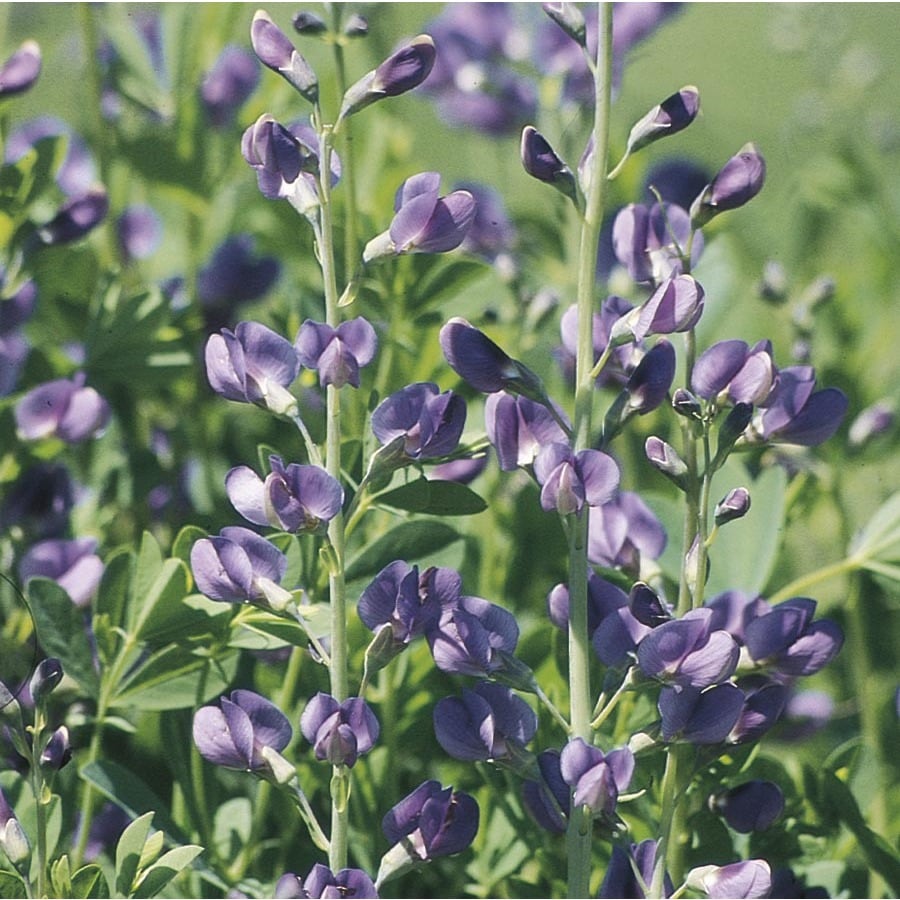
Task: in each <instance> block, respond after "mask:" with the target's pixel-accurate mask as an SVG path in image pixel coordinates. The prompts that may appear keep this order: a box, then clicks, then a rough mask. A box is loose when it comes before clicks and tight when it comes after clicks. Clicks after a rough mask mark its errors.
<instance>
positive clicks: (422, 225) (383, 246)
mask: <svg viewBox="0 0 900 900" xmlns="http://www.w3.org/2000/svg"><path fill="white" fill-rule="evenodd" d="M440 186H441V176H440V175H439V174H438V173H437V172H422V173H420V174H418V175H413V176H412V177H411V178H407V179H406V181H404V182H403V184H402V185H400V187H399V188H398V190H397V194H396V196H395V198H394V213H395V214H394V218H393V220H392V221H391V226H390V228H389V229H388V230H387V231H384V232H382V233H381V234H379V235H377V236H376V237H374V238H372V240H371V241H369V243H368V244H367V245H366V247H365V250H364V251H363V261H364V262H371V261H372V260H373V259H378V258H379V257H382V256H398V255H400V254H401V253H446V252H447V251H449V250H454V249H456V248H457V247H458V246H459V245H460V244H461V243H462V242H463V239H464V238H465V236H466V234H467V233H468V230H469V227H470V226H471V224H472V222H473V221H474V219H475V198H474V197H473V196H472V195H471V194H470V193H469V192H468V191H453V192H452V193H450V194H448V195H447V196H446V197H441V196H439V192H440Z"/></svg>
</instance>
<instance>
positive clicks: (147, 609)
mask: <svg viewBox="0 0 900 900" xmlns="http://www.w3.org/2000/svg"><path fill="white" fill-rule="evenodd" d="M189 592H190V575H189V574H188V568H187V566H186V565H185V564H184V563H183V562H182V561H181V560H180V559H167V560H166V561H165V562H164V563H163V565H162V568H161V569H160V571H159V574H158V575H157V577H156V579H155V580H154V582H153V584H152V585H151V586H150V589H149V590H148V591H147V592H146V593H145V594H137V595H136V596H135V601H136V605H137V606H138V608H139V610H140V612H139V613H138V616H137V620H136V622H135V623H134V627H133V630H134V634H135V637H137V638H138V639H139V640H142V641H147V642H148V643H151V644H156V645H157V646H158V645H159V644H162V643H165V642H167V641H169V640H174V639H176V638H178V637H179V636H183V635H184V634H185V631H186V629H185V626H186V624H187V622H188V621H189V620H191V619H193V618H196V614H195V611H194V610H192V609H191V608H190V607H188V606H185V603H184V599H185V597H187V596H188V593H189Z"/></svg>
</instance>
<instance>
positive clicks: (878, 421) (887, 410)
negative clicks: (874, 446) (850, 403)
mask: <svg viewBox="0 0 900 900" xmlns="http://www.w3.org/2000/svg"><path fill="white" fill-rule="evenodd" d="M895 421H896V413H895V412H894V406H893V404H892V403H891V402H890V401H888V400H880V401H879V402H878V403H873V404H872V406H869V407H868V408H866V409H864V410H863V411H862V412H861V413H860V414H859V415H858V416H857V417H856V418H855V419H854V420H853V424H851V426H850V430H849V432H848V434H847V438H848V440H849V441H850V446H851V447H862V446H863V444H866V443H868V442H869V441H870V440H872V439H873V438H875V437H877V436H878V435H879V434H884V433H885V432H886V431H888V430H890V429H891V428H893V426H894V422H895Z"/></svg>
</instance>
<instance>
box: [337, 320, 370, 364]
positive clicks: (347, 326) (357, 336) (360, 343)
mask: <svg viewBox="0 0 900 900" xmlns="http://www.w3.org/2000/svg"><path fill="white" fill-rule="evenodd" d="M336 334H337V336H338V338H339V339H340V340H341V341H342V342H343V343H344V344H345V345H346V346H347V348H348V349H349V351H350V352H351V353H352V354H353V356H354V357H355V358H356V363H357V365H358V366H360V367H362V366H366V365H368V364H369V363H370V362H372V360H373V359H374V358H375V352H376V351H377V350H378V336H377V335H376V334H375V329H374V328H373V327H372V325H371V324H370V323H369V322H368V321H367V320H366V319H364V318H363V317H362V316H359V317H357V318H355V319H349V320H348V321H346V322H341V324H340V325H338V327H337V331H336Z"/></svg>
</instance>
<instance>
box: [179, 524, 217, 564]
mask: <svg viewBox="0 0 900 900" xmlns="http://www.w3.org/2000/svg"><path fill="white" fill-rule="evenodd" d="M205 537H209V534H208V533H207V532H206V531H204V530H203V529H202V528H200V527H198V526H197V525H185V526H184V528H182V529H181V530H180V531H179V532H178V534H176V535H175V540H174V541H172V556H174V557H175V559H180V560H181V561H182V562H183V563H185V565H187V566H190V564H191V550H192V549H193V546H194V544H196V543H197V541H199V540H200V539H201V538H205Z"/></svg>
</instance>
